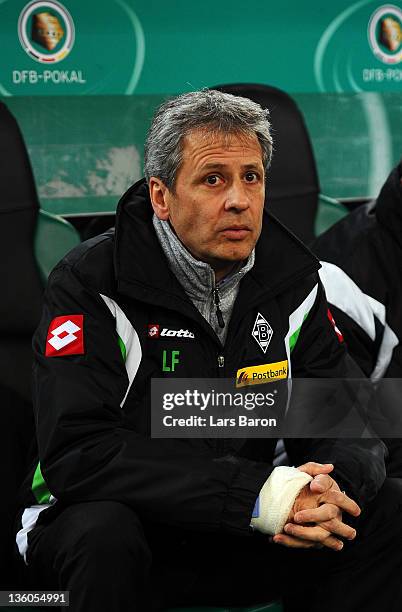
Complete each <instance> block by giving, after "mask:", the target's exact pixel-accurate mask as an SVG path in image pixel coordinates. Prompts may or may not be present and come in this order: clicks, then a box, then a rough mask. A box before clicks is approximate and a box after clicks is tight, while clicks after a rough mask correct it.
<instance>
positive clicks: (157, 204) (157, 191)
mask: <svg viewBox="0 0 402 612" xmlns="http://www.w3.org/2000/svg"><path fill="white" fill-rule="evenodd" d="M149 197H150V198H151V202H152V208H153V209H154V213H155V215H156V216H157V217H158V219H161V221H167V220H168V219H169V204H168V199H169V190H168V188H167V187H166V185H165V184H164V183H163V182H162V181H161V180H160V179H158V178H156V177H155V176H151V178H150V179H149Z"/></svg>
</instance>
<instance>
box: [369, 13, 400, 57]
mask: <svg viewBox="0 0 402 612" xmlns="http://www.w3.org/2000/svg"><path fill="white" fill-rule="evenodd" d="M367 34H368V39H369V43H370V47H371V50H372V52H373V53H374V55H375V56H376V58H377V59H379V60H380V61H381V62H383V63H384V64H398V63H399V62H401V61H402V9H400V8H399V7H397V6H394V5H393V4H387V5H384V6H381V7H380V8H378V9H377V10H376V11H374V13H373V14H372V15H371V18H370V21H369V25H368V32H367Z"/></svg>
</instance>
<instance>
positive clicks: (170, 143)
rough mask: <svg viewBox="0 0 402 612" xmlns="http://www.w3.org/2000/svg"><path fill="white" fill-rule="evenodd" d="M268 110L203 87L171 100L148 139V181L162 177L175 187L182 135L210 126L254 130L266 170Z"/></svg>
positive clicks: (230, 130) (219, 129)
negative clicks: (151, 178)
mask: <svg viewBox="0 0 402 612" xmlns="http://www.w3.org/2000/svg"><path fill="white" fill-rule="evenodd" d="M268 117H269V111H268V110H267V109H263V108H262V107H261V106H260V105H259V104H257V103H256V102H253V101H252V100H249V99H248V98H241V97H240V96H233V95H231V94H227V93H222V92H220V91H216V90H213V89H203V90H201V91H193V92H190V93H185V94H182V95H180V96H178V97H176V98H173V99H171V100H168V101H167V102H165V103H164V104H162V105H161V106H160V107H159V109H158V110H157V111H156V113H155V115H154V118H153V121H152V124H151V127H150V129H149V132H148V135H147V139H146V142H145V156H144V171H145V178H146V179H147V181H149V179H150V177H151V176H155V177H156V178H159V179H160V180H161V181H163V183H164V184H165V185H166V187H167V188H168V189H169V190H171V191H174V186H175V180H176V176H177V172H178V170H179V168H180V165H181V163H182V153H183V139H184V137H185V136H186V135H187V134H189V133H190V132H191V131H192V130H196V129H202V128H210V129H212V130H213V131H215V132H217V133H219V132H221V133H224V134H243V135H244V136H250V135H252V134H255V135H256V136H257V138H258V141H259V143H260V145H261V149H262V160H263V164H264V168H265V172H266V171H267V170H268V168H269V165H270V162H271V156H272V136H271V133H270V122H269V120H268Z"/></svg>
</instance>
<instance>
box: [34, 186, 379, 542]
mask: <svg viewBox="0 0 402 612" xmlns="http://www.w3.org/2000/svg"><path fill="white" fill-rule="evenodd" d="M318 267H319V264H318V262H317V260H316V259H315V258H314V257H313V256H312V254H311V253H310V252H309V251H308V250H307V248H306V247H304V246H303V245H302V244H301V243H300V242H299V241H298V240H297V239H296V238H294V237H293V236H292V235H291V234H290V233H289V232H287V230H285V229H284V228H283V227H282V226H281V225H280V224H279V222H278V221H276V220H275V219H274V218H273V217H271V216H269V215H267V214H265V218H264V223H263V230H262V234H261V237H260V239H259V241H258V244H257V246H256V261H255V265H254V267H253V269H252V270H251V271H250V272H249V273H248V274H247V275H246V276H245V277H244V278H243V280H242V281H241V285H240V291H239V295H238V298H237V300H236V303H235V306H234V310H233V314H232V317H231V321H230V323H229V329H228V335H227V340H226V343H225V346H224V347H223V346H222V345H221V343H220V341H219V339H218V337H217V336H216V335H215V333H214V331H213V330H212V328H211V327H210V325H209V324H208V323H207V322H206V321H205V319H204V318H203V317H202V316H201V315H200V314H199V312H198V311H197V309H196V308H195V307H194V306H193V304H192V302H191V301H190V300H189V298H188V297H187V295H186V294H185V293H184V290H183V289H182V287H181V285H180V284H179V283H178V281H177V279H176V278H175V277H174V276H173V274H172V273H171V272H170V270H169V268H168V265H167V261H166V259H165V256H164V254H163V252H162V250H161V247H160V245H159V243H158V240H157V238H156V235H155V232H154V229H153V225H152V208H151V204H150V201H149V197H148V190H147V186H146V185H145V183H144V182H143V181H140V182H139V183H137V184H135V185H134V186H133V187H131V188H130V189H129V190H128V192H127V193H126V194H125V195H124V196H123V198H122V200H121V201H120V204H119V207H118V211H117V219H116V230H115V233H114V232H112V231H111V232H109V233H107V234H104V235H102V236H99V237H96V238H94V239H92V240H90V241H88V242H86V243H84V244H82V245H80V246H79V247H77V248H76V249H74V250H73V251H72V252H71V253H70V254H69V255H67V256H66V257H65V258H64V260H63V261H61V262H60V264H59V265H58V266H57V267H56V268H55V270H54V271H53V272H52V274H51V277H50V280H49V285H48V288H47V291H46V299H45V306H44V311H43V316H42V319H41V322H40V325H39V328H38V330H37V332H36V334H35V337H34V350H35V366H34V395H35V412H36V419H37V423H38V445H39V457H40V469H39V468H37V469H36V472H35V477H34V486H33V490H31V492H30V494H29V495H30V498H29V499H30V503H33V502H35V503H36V504H37V503H38V501H39V502H40V503H41V504H44V507H46V505H47V504H50V505H51V504H52V503H54V502H55V499H54V498H56V499H57V500H59V501H60V502H63V503H72V502H77V501H84V500H106V499H107V500H119V501H121V502H124V503H126V504H128V505H130V506H132V507H133V508H134V509H135V510H136V511H137V512H138V514H139V515H140V516H142V517H144V518H145V519H146V520H147V521H151V522H154V523H159V524H161V523H162V524H165V525H166V524H168V525H171V526H172V527H173V526H176V527H179V528H180V529H181V528H185V529H190V530H196V531H199V530H207V531H211V532H212V531H220V530H223V531H230V532H232V533H239V534H241V533H244V534H246V533H248V532H249V524H250V517H251V514H252V510H253V507H254V503H255V500H256V497H257V496H258V494H259V491H260V489H261V487H262V485H263V484H264V482H265V480H266V479H267V477H268V476H269V474H270V473H271V471H272V469H273V466H272V456H273V451H274V446H275V441H274V440H267V439H253V440H247V439H240V440H239V439H237V440H230V439H228V440H225V441H223V442H222V441H218V442H216V441H213V440H205V439H198V440H196V439H170V440H169V439H151V438H150V437H149V434H150V429H149V416H150V401H149V396H150V381H151V378H152V377H164V376H169V377H170V376H177V377H200V378H203V377H217V376H222V375H223V376H226V377H235V376H236V372H237V370H238V369H239V368H241V367H244V366H250V365H258V364H266V363H276V362H280V361H283V360H286V359H288V360H289V375H291V376H293V377H332V376H338V377H347V376H348V375H351V374H352V375H355V374H356V372H355V371H353V368H352V366H351V364H350V361H349V358H348V356H347V354H346V352H345V350H344V347H343V345H342V344H340V343H339V342H338V339H337V336H336V334H335V333H334V330H333V327H332V325H331V324H330V322H329V320H328V318H327V306H326V301H325V296H324V293H323V290H322V286H321V284H320V282H319V279H318V274H317V269H318ZM102 296H103V297H102ZM258 313H261V314H262V315H263V316H264V317H265V318H266V319H267V320H268V321H269V323H270V325H271V327H272V329H273V335H272V338H271V342H270V344H269V347H268V349H267V351H266V353H264V352H263V351H262V350H261V348H260V346H259V344H258V343H257V342H256V341H255V338H254V337H253V336H252V330H253V326H254V324H255V321H256V317H257V315H258ZM78 315H83V320H82V326H83V346H82V345H76V347H77V346H78V348H76V351H75V352H76V353H77V351H81V354H70V355H64V356H60V355H61V353H63V351H61V353H59V354H57V355H55V356H46V352H47V351H48V350H50V351H52V350H53V349H49V342H48V341H49V339H51V338H52V334H51V331H52V330H53V331H54V328H55V326H56V327H58V326H59V324H60V322H63V321H65V319H59V320H57V321H56V323H54V322H53V323H52V321H54V319H55V317H62V316H64V317H65V318H70V319H71V318H73V319H74V320H75V321H76V322H77V321H80V320H79V319H77V318H76V317H77V316H78ZM303 321H304V322H303ZM157 325H159V326H160V330H162V329H163V328H166V329H169V330H176V331H178V330H186V331H188V332H191V334H194V337H191V336H190V337H188V336H187V337H183V336H178V335H176V336H175V337H174V338H173V339H172V338H170V337H167V336H162V335H159V337H155V334H154V331H150V330H151V329H152V328H154V327H155V326H157ZM78 327H79V325H78ZM49 332H50V333H49ZM73 333H74V332H73ZM77 333H78V332H77ZM77 333H76V335H77ZM58 334H59V336H60V337H64V338H65V337H66V336H65V333H63V334H61V333H60V330H59V331H58ZM79 341H80V342H81V339H80V340H79ZM74 342H75V341H74ZM74 342H73V343H71V347H74ZM67 346H68V344H67ZM176 348H178V349H179V350H180V364H179V366H178V367H177V368H176V369H175V371H174V372H172V371H171V372H166V371H163V370H162V352H163V350H170V349H176ZM56 353H57V351H56ZM53 354H54V350H53ZM222 357H224V365H223V367H222V364H223V361H222ZM288 452H289V454H290V458H291V460H292V461H294V462H295V465H298V464H299V463H301V462H304V461H307V460H317V461H322V462H323V461H332V462H334V463H335V465H336V473H335V478H337V479H338V480H339V482H341V483H342V484H341V486H342V488H345V489H346V490H347V491H348V493H349V494H350V495H351V496H352V497H354V498H355V499H356V500H357V501H358V502H360V503H365V502H366V501H368V500H369V499H371V498H373V496H374V495H375V494H376V492H377V491H378V489H379V487H380V486H381V484H382V482H383V479H384V475H385V474H384V459H383V453H384V447H383V445H382V444H381V443H380V442H377V441H366V442H364V441H361V442H357V443H353V442H352V441H350V440H349V441H348V440H345V441H342V440H308V439H306V440H304V439H299V440H293V441H289V446H288ZM32 478H33V474H31V475H30V477H29V479H28V481H29V484H31V482H32ZM50 492H51V494H52V496H51V497H50ZM27 501H28V498H27ZM26 516H28V515H26ZM31 518H32V517H31Z"/></svg>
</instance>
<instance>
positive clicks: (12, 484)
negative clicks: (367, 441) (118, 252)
mask: <svg viewBox="0 0 402 612" xmlns="http://www.w3.org/2000/svg"><path fill="white" fill-rule="evenodd" d="M78 242H79V235H78V233H77V232H76V230H75V229H74V228H73V227H72V226H71V225H70V224H69V223H67V222H66V221H63V219H60V218H59V217H56V216H54V215H49V214H48V213H45V212H43V211H40V210H39V202H38V198H37V194H36V189H35V183H34V177H33V174H32V169H31V165H30V162H29V158H28V154H27V150H26V148H25V143H24V140H23V138H22V135H21V132H20V130H19V127H18V125H17V122H16V120H15V119H14V117H13V116H12V115H11V113H10V112H9V110H8V109H7V108H6V106H5V105H4V104H2V103H0V270H1V271H2V274H1V277H2V278H1V282H2V292H1V300H0V403H1V419H0V464H1V465H2V467H3V471H2V484H3V489H4V491H7V495H5V496H3V497H4V499H3V501H2V506H1V510H0V515H1V520H0V550H1V552H2V554H1V555H0V582H2V584H3V588H5V585H6V584H7V586H9V587H13V588H14V586H15V585H16V583H15V580H16V576H15V575H14V574H13V569H12V562H11V559H12V548H13V545H14V536H13V529H12V523H13V519H14V516H15V511H16V507H15V506H16V493H17V490H18V487H19V485H20V482H21V479H22V478H23V477H24V476H25V475H26V469H27V465H26V463H27V461H26V460H27V453H28V449H29V445H30V442H31V441H33V440H34V436H35V433H34V430H35V427H34V418H33V412H32V405H31V370H32V348H31V337H32V334H33V332H34V330H35V327H36V326H37V324H38V322H39V318H40V314H41V308H42V294H43V289H44V285H45V280H46V277H47V275H48V273H49V270H50V268H51V267H53V265H54V264H55V263H56V262H57V261H58V260H59V259H60V258H61V257H62V256H63V255H64V254H65V253H66V251H68V250H69V249H70V248H72V247H73V246H75V245H76V244H77V243H78Z"/></svg>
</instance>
